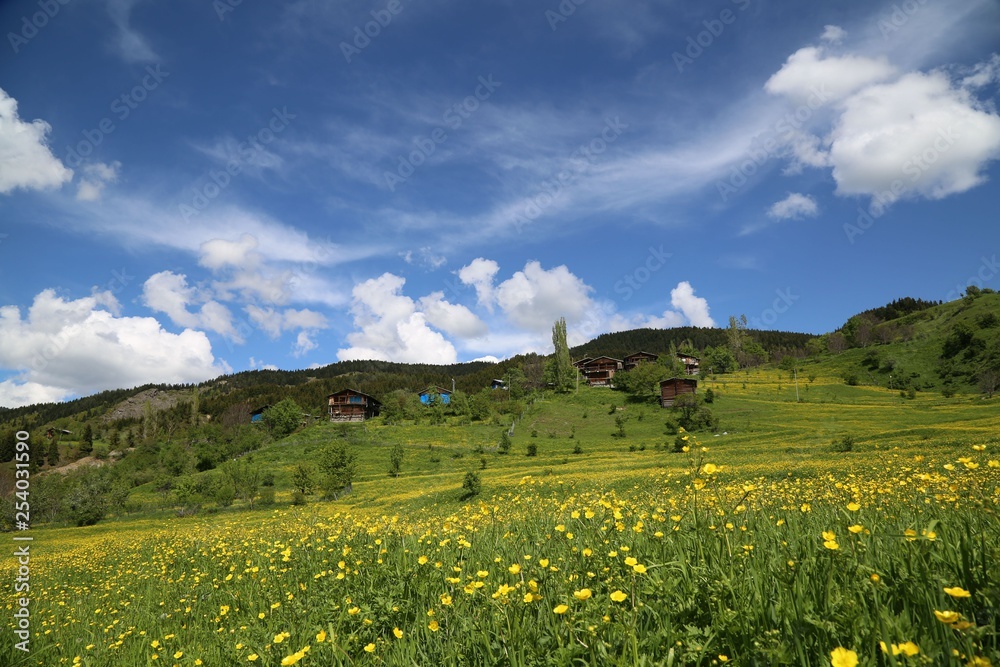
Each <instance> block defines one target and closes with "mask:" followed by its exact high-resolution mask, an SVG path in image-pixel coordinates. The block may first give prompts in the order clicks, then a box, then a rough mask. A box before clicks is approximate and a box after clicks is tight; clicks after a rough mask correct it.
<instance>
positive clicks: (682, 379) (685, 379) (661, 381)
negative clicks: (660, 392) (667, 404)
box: [660, 378, 698, 387]
mask: <svg viewBox="0 0 1000 667" xmlns="http://www.w3.org/2000/svg"><path fill="white" fill-rule="evenodd" d="M668 382H693V383H694V384H698V381H697V380H695V379H694V378H667V379H666V380H660V386H661V387H662V386H663V385H665V384H667V383H668Z"/></svg>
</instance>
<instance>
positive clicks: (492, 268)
mask: <svg viewBox="0 0 1000 667" xmlns="http://www.w3.org/2000/svg"><path fill="white" fill-rule="evenodd" d="M499 271H500V265H499V264H497V263H496V262H494V261H493V260H492V259H484V258H482V257H477V258H476V259H474V260H472V261H471V262H469V263H468V264H467V265H466V266H463V267H462V268H461V269H459V271H458V279H459V280H461V281H462V283H463V284H465V285H472V286H473V287H475V288H476V298H477V299H478V301H479V305H481V306H483V307H485V308H486V309H487V310H489V311H490V312H493V299H494V289H493V277H494V276H496V274H497V272H499Z"/></svg>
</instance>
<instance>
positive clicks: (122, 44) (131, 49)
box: [108, 0, 160, 63]
mask: <svg viewBox="0 0 1000 667" xmlns="http://www.w3.org/2000/svg"><path fill="white" fill-rule="evenodd" d="M136 2H137V0H108V14H109V15H110V16H111V21H112V22H113V23H114V24H115V27H116V28H117V29H118V33H117V34H116V35H115V41H114V47H115V50H117V51H118V54H119V55H120V56H121V57H122V58H124V59H125V60H126V61H127V62H130V63H131V62H138V63H144V62H153V61H156V60H159V59H160V58H159V56H157V55H156V52H154V51H153V47H152V46H150V44H149V40H147V39H146V38H145V37H144V36H143V35H142V34H141V33H139V32H138V31H137V30H135V29H134V28H133V27H132V26H131V18H132V8H133V7H134V6H135V4H136Z"/></svg>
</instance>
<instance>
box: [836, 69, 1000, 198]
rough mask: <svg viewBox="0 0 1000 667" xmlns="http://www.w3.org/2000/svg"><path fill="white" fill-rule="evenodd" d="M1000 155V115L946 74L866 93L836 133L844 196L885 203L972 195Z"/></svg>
mask: <svg viewBox="0 0 1000 667" xmlns="http://www.w3.org/2000/svg"><path fill="white" fill-rule="evenodd" d="M998 157H1000V116H997V114H996V113H995V112H994V111H993V110H992V109H990V108H988V107H986V106H985V105H983V104H981V103H979V102H977V101H976V100H975V99H974V98H973V97H972V96H971V95H970V94H969V93H968V91H966V90H964V89H962V88H956V87H954V86H952V84H951V81H950V80H949V79H948V77H947V76H946V75H945V74H944V73H943V72H932V73H929V74H924V73H921V72H913V73H910V74H906V75H905V76H903V77H901V78H900V79H899V80H898V81H895V82H892V83H886V84H880V85H876V86H870V87H868V88H866V89H864V90H862V91H860V92H859V93H858V94H857V95H854V96H852V97H851V98H849V99H848V100H846V101H845V102H844V104H843V111H842V113H841V115H840V117H839V118H838V119H837V121H836V123H835V124H834V127H833V130H832V131H831V134H830V163H831V165H832V166H833V177H834V179H835V180H836V182H837V192H838V193H839V194H847V195H852V194H863V195H864V194H870V195H878V196H879V197H880V200H881V201H882V203H883V204H888V203H891V202H893V201H895V200H897V199H901V198H905V197H908V196H909V197H912V196H922V197H926V198H929V199H940V198H942V197H945V196H947V195H950V194H954V193H958V192H964V191H966V190H969V189H970V188H973V187H975V186H976V185H979V184H980V183H982V182H984V181H985V180H986V176H985V174H983V170H984V168H985V166H986V164H987V163H988V162H989V161H991V160H995V159H997V158H998ZM894 185H897V187H896V192H893V186H894ZM882 193H888V194H886V195H883V194H882Z"/></svg>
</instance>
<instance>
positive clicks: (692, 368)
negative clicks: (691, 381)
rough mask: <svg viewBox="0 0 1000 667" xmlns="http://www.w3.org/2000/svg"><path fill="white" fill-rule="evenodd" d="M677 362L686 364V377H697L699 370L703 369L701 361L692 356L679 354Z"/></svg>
mask: <svg viewBox="0 0 1000 667" xmlns="http://www.w3.org/2000/svg"><path fill="white" fill-rule="evenodd" d="M677 360H678V361H679V362H681V363H682V364H684V374H685V375H697V374H698V370H699V369H700V368H701V359H699V358H698V357H693V356H691V355H690V354H681V353H680V352H678V353H677Z"/></svg>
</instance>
